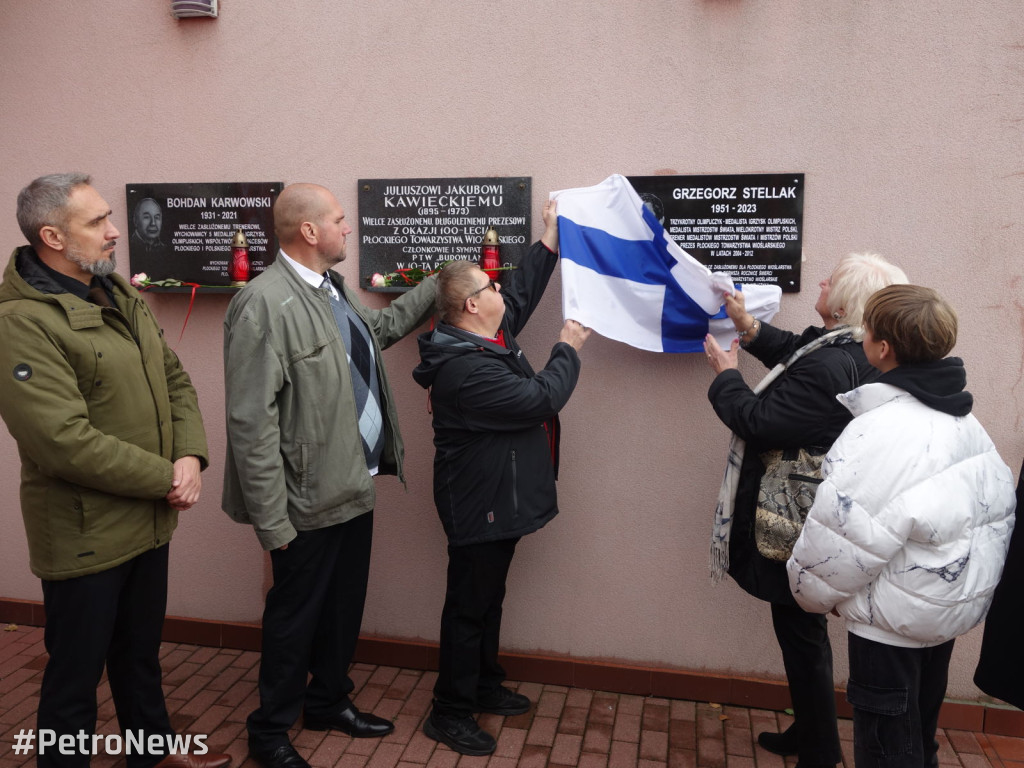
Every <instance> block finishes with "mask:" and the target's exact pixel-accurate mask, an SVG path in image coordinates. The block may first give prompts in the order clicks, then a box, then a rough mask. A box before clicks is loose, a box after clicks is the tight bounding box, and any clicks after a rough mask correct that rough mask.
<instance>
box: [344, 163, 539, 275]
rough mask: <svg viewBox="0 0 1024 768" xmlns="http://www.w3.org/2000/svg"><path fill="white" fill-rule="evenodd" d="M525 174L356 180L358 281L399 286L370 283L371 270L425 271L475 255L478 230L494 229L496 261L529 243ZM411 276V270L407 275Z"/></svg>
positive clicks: (505, 262) (511, 261)
mask: <svg viewBox="0 0 1024 768" xmlns="http://www.w3.org/2000/svg"><path fill="white" fill-rule="evenodd" d="M530 181H531V179H530V177H529V176H502V177H481V178H443V179H360V180H359V282H360V287H361V288H365V289H367V290H370V291H392V292H393V291H405V290H409V288H410V287H411V286H408V285H406V286H403V285H401V282H402V281H401V278H393V279H392V283H395V284H392V285H387V286H371V284H370V279H371V278H372V277H373V275H374V274H375V273H379V274H381V275H395V274H397V273H398V272H399V270H403V269H405V270H422V271H423V272H430V271H432V270H435V269H438V268H439V267H441V266H442V265H443V264H444V263H445V262H448V261H454V260H460V259H464V260H466V261H477V260H478V259H479V258H480V247H481V243H482V242H483V238H484V232H485V231H486V230H487V228H488V227H490V226H493V227H494V228H495V229H496V230H497V231H498V240H499V244H500V249H501V262H502V266H505V267H511V266H516V265H518V264H519V262H520V260H521V259H522V258H523V256H524V255H525V254H526V251H527V249H528V248H529V247H530V242H531V241H530V231H531V229H530V203H531V197H530ZM414 274H415V273H414Z"/></svg>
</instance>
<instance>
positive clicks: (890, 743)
mask: <svg viewBox="0 0 1024 768" xmlns="http://www.w3.org/2000/svg"><path fill="white" fill-rule="evenodd" d="M909 698H910V695H909V691H908V690H907V689H906V688H879V687H877V686H874V685H865V684H863V683H858V682H856V681H854V680H850V681H849V683H848V684H847V688H846V700H847V701H849V702H850V705H851V706H852V707H853V709H854V715H853V739H854V742H855V743H856V744H858V745H859V746H860V748H861V749H864V750H866V751H867V752H868V753H869V754H871V755H873V756H876V757H881V758H887V757H894V756H896V755H908V754H910V753H911V752H912V751H913V749H914V734H913V726H912V723H911V722H910V712H909V711H908V701H909Z"/></svg>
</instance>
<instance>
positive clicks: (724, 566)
mask: <svg viewBox="0 0 1024 768" xmlns="http://www.w3.org/2000/svg"><path fill="white" fill-rule="evenodd" d="M852 339H853V329H852V328H850V327H848V326H842V327H841V328H836V329H835V330H834V331H830V332H829V333H826V334H824V335H822V336H819V337H818V338H816V339H815V340H814V341H812V342H809V343H807V344H804V345H803V346H802V347H800V349H798V350H797V351H796V352H794V353H793V354H792V355H790V357H789V359H788V360H786V361H785V362H782V363H779V364H778V365H776V366H775V367H774V368H772V369H771V370H770V371H768V375H767V376H765V377H764V378H763V379H761V381H759V382H758V383H757V386H756V387H754V390H753V391H754V394H755V395H759V394H761V393H762V392H764V390H766V389H767V388H768V386H769V385H770V384H771V383H772V382H773V381H775V380H776V379H777V378H779V376H781V375H782V374H783V373H784V372H785V370H786V369H787V368H788V367H789V366H791V365H792V364H793V363H795V362H796V361H797V360H799V359H800V358H801V357H803V356H804V355H809V354H810V353H811V352H814V351H815V350H817V349H821V348H822V347H827V346H830V345H832V344H839V343H842V342H845V341H848V340H852ZM746 447H747V444H746V441H745V440H744V439H743V438H741V437H740V436H739V435H737V434H735V433H733V436H732V438H731V440H730V441H729V458H728V461H727V462H726V464H725V476H724V477H723V478H722V487H721V489H720V490H719V491H718V504H717V505H716V506H715V527H714V529H713V530H712V532H711V563H710V564H711V581H712V582H713V583H715V584H717V583H718V582H720V581H721V580H722V579H723V578H724V577H725V574H726V573H727V572H728V570H729V534H730V533H731V531H732V512H733V505H734V504H735V503H736V489H737V488H738V487H739V484H740V467H742V466H743V453H744V451H745V450H746Z"/></svg>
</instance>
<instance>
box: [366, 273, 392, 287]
mask: <svg viewBox="0 0 1024 768" xmlns="http://www.w3.org/2000/svg"><path fill="white" fill-rule="evenodd" d="M387 284H388V279H387V278H386V277H384V275H382V274H381V273H380V272H374V273H373V275H371V276H370V285H372V286H373V287H374V288H386V287H387Z"/></svg>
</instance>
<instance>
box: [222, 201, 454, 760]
mask: <svg viewBox="0 0 1024 768" xmlns="http://www.w3.org/2000/svg"><path fill="white" fill-rule="evenodd" d="M274 228H275V231H276V233H277V237H278V240H279V241H280V244H281V250H280V252H279V254H278V258H277V259H276V260H275V262H274V263H273V264H272V265H271V266H270V267H269V268H267V270H266V271H265V272H264V273H263V274H261V275H259V276H258V277H256V278H255V279H254V280H253V281H252V282H251V283H249V285H247V286H246V287H245V288H244V289H243V290H241V291H240V292H239V293H238V295H237V296H235V298H234V299H233V300H232V302H231V305H230V306H229V307H228V312H227V317H226V318H225V320H224V368H225V389H226V401H227V432H228V456H227V462H226V467H225V477H224V498H223V506H224V510H225V512H227V514H228V515H229V516H231V517H232V518H233V519H234V520H236V521H238V522H242V523H249V524H251V525H252V526H253V528H254V529H255V531H256V536H257V537H258V538H259V541H260V544H261V545H262V546H263V548H264V549H266V550H270V556H271V561H272V565H273V574H274V584H273V587H272V588H271V589H270V592H269V593H268V594H267V600H266V606H265V609H264V614H263V655H262V659H261V663H260V676H259V694H260V706H259V709H257V710H256V711H255V712H253V713H252V714H251V715H250V716H249V719H248V723H247V726H248V731H249V751H250V754H251V756H252V757H253V758H254V759H255V760H256V761H257V762H258V763H260V764H261V765H264V766H266V767H267V768H307V766H308V764H307V763H306V761H305V760H304V759H303V758H302V757H301V756H300V755H299V754H298V752H296V751H295V749H294V747H292V746H291V744H290V742H289V740H288V729H289V728H290V727H291V726H292V725H293V724H294V722H295V721H296V720H297V719H298V716H299V713H300V711H302V710H304V727H305V728H309V729H313V730H325V729H328V728H330V729H335V730H339V731H342V732H343V733H346V734H348V735H349V736H352V737H356V738H360V737H378V736H384V735H386V734H388V733H390V732H391V731H392V730H393V729H394V726H393V724H392V723H390V722H389V721H387V720H384V719H382V718H379V717H376V716H374V715H372V714H368V713H362V712H359V710H357V709H356V707H355V706H354V705H353V704H352V701H351V700H350V698H349V694H350V693H351V692H352V690H353V687H354V686H353V683H352V680H351V679H350V678H349V676H348V667H349V663H350V662H351V660H352V653H353V651H354V649H355V644H356V640H357V638H358V636H359V627H360V624H361V622H362V615H363V603H364V601H365V597H366V581H367V576H368V572H369V565H370V544H371V539H372V532H373V508H374V503H375V493H374V486H373V478H372V476H373V475H376V474H392V475H398V476H399V477H401V476H402V440H401V436H400V434H399V432H398V414H397V412H396V410H395V403H394V398H393V396H392V394H391V389H390V387H389V385H388V378H387V372H386V371H385V369H384V365H383V361H382V360H381V357H380V353H381V350H382V349H384V348H386V347H388V346H390V345H391V344H393V343H394V342H396V341H398V340H399V339H401V338H402V337H403V336H406V335H407V334H409V333H410V332H412V331H413V330H414V329H415V328H417V327H418V326H419V325H420V324H422V323H423V322H424V321H425V320H426V319H427V318H428V317H429V316H430V313H431V311H432V309H433V302H434V279H433V278H428V279H427V280H425V281H424V283H423V284H422V285H420V286H418V287H417V288H415V289H414V290H412V291H410V292H408V293H407V294H405V295H403V296H401V297H399V298H398V299H396V300H395V301H394V302H392V304H391V306H389V307H387V308H385V309H381V310H371V309H367V308H366V307H364V306H363V305H362V304H360V303H359V300H358V299H357V298H356V295H355V293H354V292H353V291H351V290H350V289H349V288H348V287H347V286H346V285H345V283H344V279H343V278H342V277H341V276H340V275H339V274H337V273H336V272H333V271H330V267H332V266H334V265H335V264H337V263H339V262H340V261H342V260H343V259H344V258H345V236H346V235H348V234H350V233H351V231H352V230H351V229H350V228H349V226H348V224H346V222H345V212H344V211H343V210H342V207H341V205H339V203H338V201H337V200H336V199H335V197H334V195H332V194H331V193H330V192H329V191H328V190H327V189H325V188H323V187H320V186H316V185H313V184H293V185H290V186H288V187H286V188H285V189H284V190H283V191H282V192H281V194H280V196H279V197H278V199H277V201H276V202H275V204H274ZM307 673H311V674H312V679H311V680H310V682H309V684H308V685H307V683H306V679H307Z"/></svg>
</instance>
